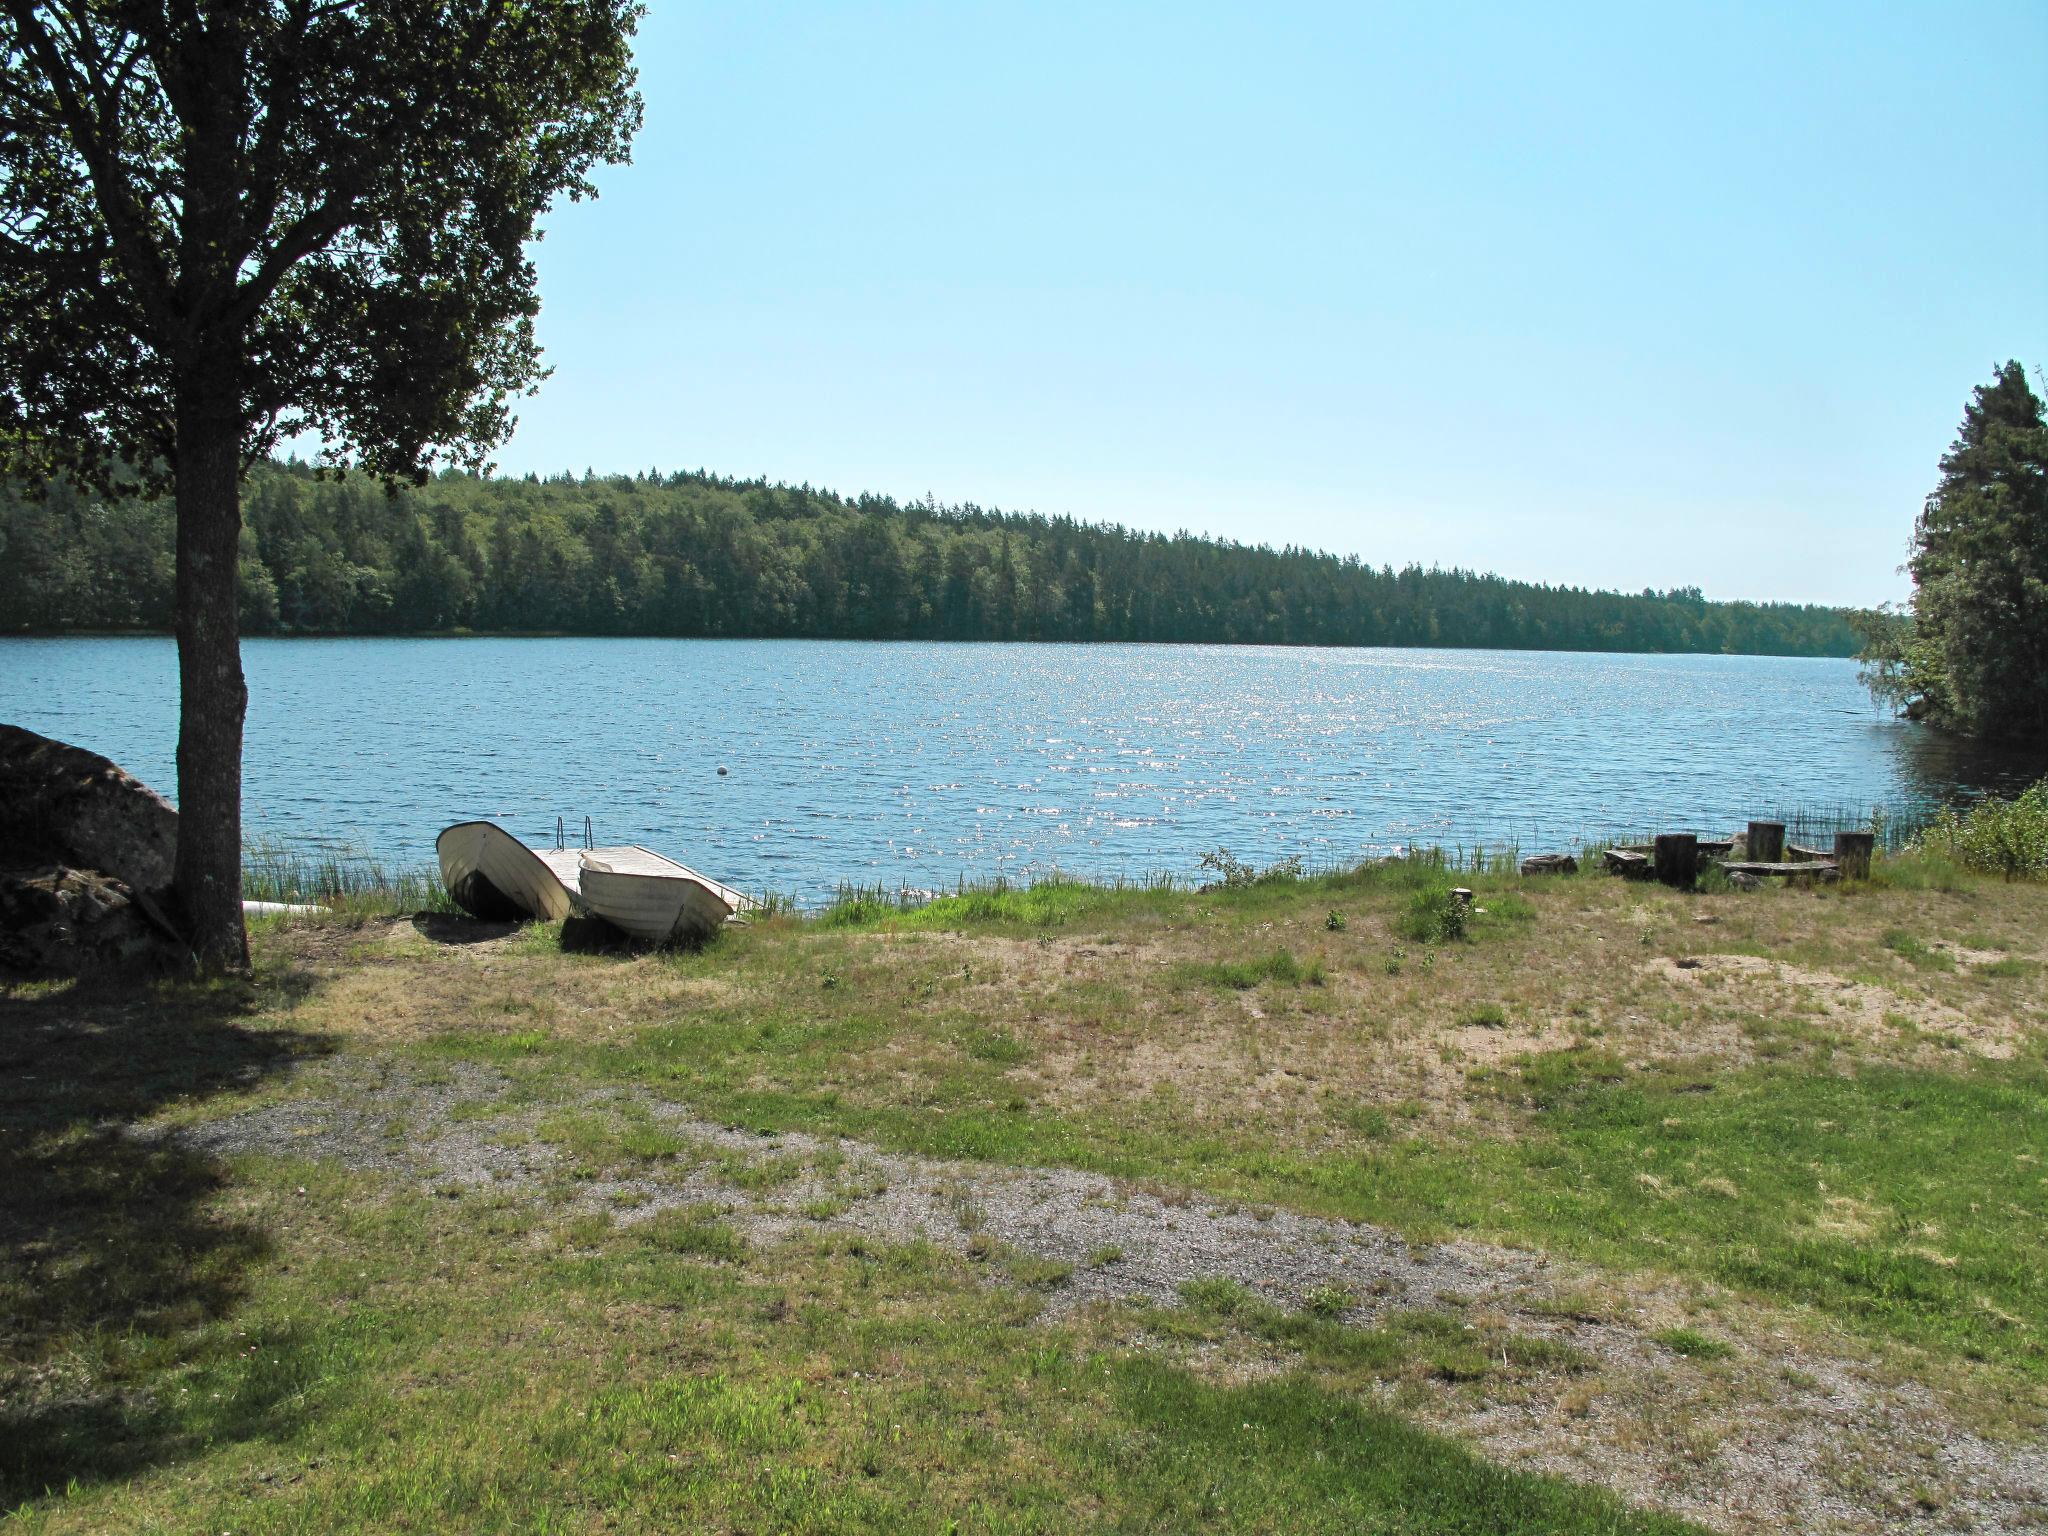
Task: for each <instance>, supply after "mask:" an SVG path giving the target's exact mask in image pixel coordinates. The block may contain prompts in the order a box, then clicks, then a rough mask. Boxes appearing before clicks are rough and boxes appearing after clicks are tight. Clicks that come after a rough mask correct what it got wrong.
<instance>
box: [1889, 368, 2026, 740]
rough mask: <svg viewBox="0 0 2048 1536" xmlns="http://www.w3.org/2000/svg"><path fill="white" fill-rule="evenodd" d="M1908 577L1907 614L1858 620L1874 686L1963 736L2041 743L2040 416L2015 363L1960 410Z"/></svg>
mask: <svg viewBox="0 0 2048 1536" xmlns="http://www.w3.org/2000/svg"><path fill="white" fill-rule="evenodd" d="M1907 569H1908V570H1910V571H1911V573H1912V576H1913V600H1912V606H1911V608H1910V609H1909V610H1908V611H1906V612H1903V613H1899V612H1886V611H1879V612H1875V613H1870V614H1865V615H1862V616H1861V617H1860V619H1859V627H1860V629H1861V631H1862V634H1863V641H1864V644H1863V649H1862V652H1861V654H1862V657H1863V660H1864V662H1865V677H1866V679H1867V680H1868V681H1869V683H1870V685H1871V689H1872V691H1873V692H1874V693H1875V694H1876V695H1877V696H1878V697H1879V698H1880V699H1884V700H1887V701H1889V702H1891V703H1893V704H1895V705H1897V706H1898V707H1900V708H1902V709H1903V710H1904V711H1905V712H1906V713H1907V714H1908V715H1909V716H1911V717H1913V718H1915V719H1923V720H1926V721H1928V722H1930V723H1932V724H1934V725H1938V726H1942V727H1946V728H1948V729H1951V730H1955V731H1958V732H1962V733H1965V734H1968V735H1972V736H1982V737H1988V738H1994V739H2009V740H2014V741H2023V742H2048V421H2044V418H2043V411H2042V404H2041V399H2040V397H2039V396H2038V395H2036V394H2035V393H2034V391H2033V388H2032V387H2031V386H2030V385H2029V384H2028V382H2027V375H2026V371H2025V370H2024V369H2023V368H2021V367H2020V365H2019V364H2018V363H2017V362H2007V363H2006V364H2005V365H2004V366H2002V367H2001V368H1999V369H1998V370H1997V372H1996V374H1995V375H1994V376H1993V378H1992V380H1991V382H1990V383H1989V384H1984V385H1980V386H1978V388H1977V389H1976V391H1975V393H1974V394H1973V396H1972V398H1971V400H1970V402H1969V404H1968V405H1967V406H1966V407H1965V408H1964V411H1963V424H1962V427H1961V429H1960V430H1959V431H1958V432H1957V434H1956V439H1955V442H1954V443H1952V444H1951V445H1950V447H1949V450H1948V452H1947V453H1946V454H1945V455H1943V457H1942V460H1941V480H1940V483H1939V484H1937V485H1936V486H1935V488H1934V490H1933V492H1932V493H1931V494H1930V495H1929V496H1928V498H1927V501H1926V504H1925V505H1924V506H1923V507H1922V508H1921V512H1920V516H1919V519H1918V520H1917V522H1916V523H1915V524H1914V528H1913V543H1912V554H1911V558H1910V559H1909V561H1908V562H1907Z"/></svg>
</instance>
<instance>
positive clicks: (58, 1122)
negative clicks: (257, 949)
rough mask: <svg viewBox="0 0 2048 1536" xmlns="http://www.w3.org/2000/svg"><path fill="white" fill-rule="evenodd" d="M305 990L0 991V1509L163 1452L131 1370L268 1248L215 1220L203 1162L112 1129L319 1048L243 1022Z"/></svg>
mask: <svg viewBox="0 0 2048 1536" xmlns="http://www.w3.org/2000/svg"><path fill="white" fill-rule="evenodd" d="M314 984H315V983H314V981H313V978H311V977H310V976H307V975H305V974H304V973H300V972H287V973H283V974H278V973H271V974H268V975H265V976H262V977H261V978H259V979H258V980H255V981H247V980H241V981H230V982H222V983H215V984H206V985H202V984H198V983H178V984H168V985H155V986H152V985H147V984H143V983H137V982H132V981H131V982H114V981H103V982H100V981H81V982H77V983H69V984H67V983H61V982H59V983H46V984H41V985H28V986H9V987H0V1513H4V1511H6V1510H8V1509H10V1508H13V1507H15V1506H17V1505H19V1504H20V1503H21V1502H22V1501H23V1500H25V1499H30V1498H34V1497H36V1496H38V1495H40V1494H42V1493H44V1492H45V1491H54V1490H62V1489H63V1488H64V1487H65V1486H66V1485H67V1484H68V1483H70V1482H72V1481H73V1480H77V1481H79V1482H93V1481H99V1480H103V1479H106V1478H110V1477H119V1476H123V1475H126V1474H127V1473H130V1472H132V1471H135V1470H137V1469H139V1468H141V1467H144V1466H148V1465H151V1464H154V1463H156V1462H159V1461H163V1460H167V1459H172V1458H174V1457H175V1456H177V1455H178V1454H180V1452H181V1446H180V1441H181V1440H182V1439H185V1438H188V1437H189V1436H188V1435H187V1433H186V1432H184V1431H181V1430H180V1429H179V1428H178V1426H177V1424H176V1423H175V1422H174V1421H173V1418H172V1417H171V1416H170V1414H169V1413H168V1412H167V1411H165V1410H164V1409H163V1408H162V1407H161V1406H160V1405H159V1404H158V1403H157V1402H156V1401H155V1400H154V1398H153V1397H152V1395H151V1394H150V1392H149V1391H148V1390H147V1388H146V1375H145V1372H146V1371H147V1370H148V1369H149V1364H148V1362H149V1361H150V1359H151V1357H154V1358H155V1361H156V1363H157V1364H158V1365H160V1364H161V1363H162V1360H163V1358H164V1356H165V1353H166V1348H165V1346H168V1347H169V1348H171V1349H175V1343H174V1342H173V1341H175V1340H177V1339H178V1337H179V1336H180V1335H181V1334H184V1333H186V1332H188V1331H189V1330H191V1329H194V1328H196V1327H199V1326H202V1325H204V1324H206V1323H208V1322H211V1321H213V1320H215V1319H218V1318H220V1317H222V1316H225V1315H226V1314H227V1313H229V1312H230V1311H231V1310H232V1309H233V1308H234V1306H235V1305H236V1304H237V1302H238V1301H239V1300H240V1299H241V1297H242V1295H243V1292H244V1277H245V1276H246V1275H247V1273H248V1272H249V1270H250V1268H251V1266H253V1265H255V1264H258V1263H260V1262H261V1261H263V1260H264V1259H265V1258H266V1256H267V1255H268V1254H269V1252H270V1244H269V1240H268V1238H267V1236H266V1234H265V1233H264V1232H263V1231H262V1230H261V1229H259V1228H258V1227H256V1226H254V1225H252V1224H249V1223H247V1222H243V1221H237V1220H234V1219H231V1218H229V1217H227V1216H224V1215H222V1214H221V1213H220V1212H219V1211H218V1210H217V1209H216V1208H215V1207H216V1205H217V1200H216V1197H217V1196H218V1195H219V1193H220V1192H221V1190H222V1189H223V1188H224V1187H225V1184H226V1178H225V1175H224V1172H223V1170H222V1169H221V1167H220V1166H219V1164H217V1163H216V1162H214V1161H213V1160H212V1159H210V1158H208V1157H206V1156H204V1155H203V1154H201V1153H198V1152H195V1151H192V1150H189V1149H187V1148H184V1147H182V1146H181V1145H180V1144H179V1143H178V1142H177V1141H176V1140H174V1139H170V1138H149V1139H144V1138H139V1137H136V1136H133V1135H131V1134H129V1131H128V1126H129V1125H130V1123H132V1122H133V1121H135V1120H137V1119H139V1118H141V1117H143V1116H146V1115H148V1114H151V1113H152V1112H154V1111H156V1110H158V1109H161V1108H162V1107H164V1106H165V1105H167V1104H171V1103H173V1102H178V1101H190V1100H202V1099H206V1098H209V1097H212V1096H214V1095H217V1094H221V1093H227V1092H235V1091H241V1090H246V1089H249V1088H253V1087H255V1086H258V1085H259V1084H261V1083H262V1082H263V1081H265V1080H266V1079H268V1078H271V1077H273V1076H276V1075H277V1074H279V1073H281V1072H284V1071H285V1070H287V1069H288V1068H290V1067H291V1066H292V1065H293V1064H294V1063H296V1062H299V1061H303V1060H305V1059H307V1058H309V1057H312V1056H318V1055H322V1054H325V1052H326V1051H327V1050H328V1049H330V1046H329V1044H328V1042H327V1040H326V1039H324V1038H323V1037H319V1036H314V1035H309V1034H306V1033H304V1032H299V1031H293V1030H290V1029H281V1028H277V1027H273V1026H266V1025H264V1024H263V1023H262V1022H261V1015H262V1014H264V1013H266V1012H269V1011H273V1010H281V1009H284V1008H287V1007H288V1006H289V1005H290V1004H291V1003H292V1002H293V1001H295V1000H296V999H297V998H299V997H301V996H303V995H304V994H305V993H307V992H308V991H310V990H311V989H312V987H313V985H314ZM158 1341H162V1344H161V1345H158ZM153 1345H156V1346H157V1347H154V1348H153V1347H152V1346H153ZM235 1406H236V1407H237V1408H238V1409H240V1410H244V1411H242V1412H239V1413H238V1414H237V1418H238V1419H239V1420H241V1421H242V1422H244V1423H247V1424H250V1425H254V1424H255V1423H256V1422H258V1421H259V1420H260V1419H261V1417H262V1415H263V1413H264V1412H265V1410H266V1406H272V1407H274V1406H275V1405H264V1404H260V1403H255V1402H249V1403H240V1404H237V1405H235ZM215 1427H216V1428H226V1427H229V1426H226V1425H216V1426H215Z"/></svg>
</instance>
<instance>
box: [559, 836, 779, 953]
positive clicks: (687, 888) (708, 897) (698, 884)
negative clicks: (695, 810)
mask: <svg viewBox="0 0 2048 1536" xmlns="http://www.w3.org/2000/svg"><path fill="white" fill-rule="evenodd" d="M612 851H613V850H606V852H608V853H609V852H612ZM619 851H621V852H625V851H628V850H619ZM630 852H632V853H635V854H640V855H642V856H643V857H642V858H638V859H635V860H634V861H633V862H634V863H636V864H641V865H643V866H648V865H651V866H653V867H642V868H637V869H628V868H621V867H619V864H618V863H617V862H614V861H612V860H608V859H604V858H596V857H592V856H591V855H589V854H586V855H584V858H583V861H582V878H581V881H580V884H581V886H582V895H583V904H584V906H585V907H586V908H588V909H589V910H590V911H592V912H594V913H596V914H597V915H598V916H599V917H601V918H603V919H604V920H605V921H606V922H608V923H610V924H611V925H612V926H613V927H615V928H618V929H620V930H622V931H623V932H625V933H627V934H630V935H631V936H632V937H634V938H636V939H639V940H640V941H641V942H642V943H646V944H701V943H702V942H703V941H704V940H706V939H708V938H709V937H710V936H711V935H712V934H714V933H716V932H717V931H718V927H719V925H720V924H721V923H723V922H725V920H726V919H727V918H729V917H731V916H732V915H733V912H734V911H735V909H736V907H737V906H738V905H739V904H740V902H741V901H743V899H744V898H739V899H737V900H736V899H734V898H736V896H737V893H735V892H731V891H728V890H726V888H725V887H724V886H721V885H719V884H718V883H717V882H716V881H712V880H706V879H705V878H704V877H703V876H702V875H699V874H698V873H697V872H696V871H695V870H691V869H686V868H684V867H683V866H682V865H680V864H676V863H674V862H673V861H671V860H668V859H663V858H662V857H661V856H660V855H659V854H650V853H647V851H646V850H645V849H633V850H630ZM661 866H666V867H665V868H664V867H661Z"/></svg>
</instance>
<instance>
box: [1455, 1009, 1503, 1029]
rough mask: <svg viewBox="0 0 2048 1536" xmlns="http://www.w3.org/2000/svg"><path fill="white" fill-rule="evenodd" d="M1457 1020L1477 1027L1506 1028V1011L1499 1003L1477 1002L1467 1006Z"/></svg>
mask: <svg viewBox="0 0 2048 1536" xmlns="http://www.w3.org/2000/svg"><path fill="white" fill-rule="evenodd" d="M1459 1022H1460V1023H1463V1024H1469V1025H1472V1026H1474V1027H1475V1028H1478V1029H1506V1028H1507V1027H1508V1011H1507V1010H1506V1009H1505V1008H1503V1007H1501V1005H1500V1004H1499V1003H1478V1004H1475V1005H1474V1006H1472V1007H1470V1008H1467V1009H1466V1010H1465V1016H1464V1018H1463V1019H1461V1020H1460V1021H1459Z"/></svg>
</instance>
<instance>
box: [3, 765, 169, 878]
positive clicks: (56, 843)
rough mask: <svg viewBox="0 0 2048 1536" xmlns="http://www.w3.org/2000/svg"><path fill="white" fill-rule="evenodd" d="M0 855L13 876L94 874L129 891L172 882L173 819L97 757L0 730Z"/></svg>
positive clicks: (165, 806) (138, 784)
mask: <svg viewBox="0 0 2048 1536" xmlns="http://www.w3.org/2000/svg"><path fill="white" fill-rule="evenodd" d="M0 850H4V852H5V854H6V857H7V861H8V863H9V864H10V865H11V866H12V867H14V868H15V869H17V870H22V869H27V868H37V869H47V868H48V867H49V866H50V865H53V864H60V865H68V866H71V867H73V868H74V869H80V870H97V871H99V872H100V873H101V874H104V875H110V876H112V877H113V878H114V879H115V880H116V881H119V882H121V883H123V884H125V885H127V886H128V887H130V888H131V889H133V890H137V891H149V892H156V891H161V890H163V889H164V888H165V887H166V886H168V885H169V884H170V883H171V870H172V868H173V866H174V865H175V864H176V863H177V857H178V813H177V811H176V810H175V809H173V807H172V805H171V803H170V801H168V800H166V799H165V798H164V797H163V796H162V795H160V794H158V793H157V792H156V791H155V790H153V789H151V788H150V787H149V786H148V785H147V784H145V783H143V782H142V781H141V780H140V779H138V778H136V777H134V776H133V775H132V774H129V773H127V772H125V771H124V770H123V769H121V768H120V767H118V766H116V765H115V764H114V763H112V762H109V761H108V760H107V759H106V758H104V757H101V756H100V755H99V754H98V753H97V752H88V751H86V750H85V749H84V748H83V747H74V746H69V745H67V744H66V743H64V742H61V741H52V740H51V739H50V738H49V737H47V736H38V735H37V734H36V733H35V732H34V731H25V730H23V729H21V727H20V726H15V725H0Z"/></svg>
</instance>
